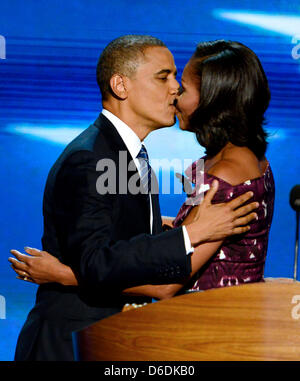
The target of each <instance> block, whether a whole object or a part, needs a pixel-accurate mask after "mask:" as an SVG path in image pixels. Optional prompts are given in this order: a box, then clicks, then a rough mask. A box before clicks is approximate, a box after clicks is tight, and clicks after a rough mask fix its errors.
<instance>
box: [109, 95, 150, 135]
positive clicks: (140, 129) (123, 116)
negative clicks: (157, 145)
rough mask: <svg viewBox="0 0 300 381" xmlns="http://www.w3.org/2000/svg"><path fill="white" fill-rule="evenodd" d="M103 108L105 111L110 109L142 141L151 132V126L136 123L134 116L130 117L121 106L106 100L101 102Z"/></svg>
mask: <svg viewBox="0 0 300 381" xmlns="http://www.w3.org/2000/svg"><path fill="white" fill-rule="evenodd" d="M102 106H103V108H104V109H106V110H107V111H110V112H111V113H112V114H114V115H115V116H116V117H118V118H119V119H120V120H122V122H124V123H125V124H127V126H128V127H130V128H131V129H132V130H133V131H134V133H135V134H136V135H137V136H138V137H139V139H140V140H141V141H143V140H144V139H145V138H146V136H147V135H148V134H149V133H150V132H151V128H150V127H147V126H143V125H142V124H141V123H138V122H137V121H136V120H135V118H134V117H132V116H131V115H130V114H129V113H128V112H127V111H126V110H124V109H123V108H122V107H116V106H114V105H111V104H109V103H107V102H103V104H102Z"/></svg>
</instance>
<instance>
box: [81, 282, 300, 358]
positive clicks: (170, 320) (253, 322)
mask: <svg viewBox="0 0 300 381" xmlns="http://www.w3.org/2000/svg"><path fill="white" fill-rule="evenodd" d="M74 340H75V343H76V346H77V350H78V360H83V361H84V360H85V361H98V360H101V361H140V360H144V361H199V360H206V361H226V360H230V361H231V360H232V361H257V360H268V361H272V360H297V361H299V359H300V283H299V282H293V281H287V282H286V281H284V280H283V281H280V280H279V281H276V282H272V281H271V282H265V283H254V284H248V285H240V286H232V287H226V288H222V289H213V290H207V291H203V292H197V293H192V294H187V295H182V296H176V297H174V298H172V299H168V300H164V301H159V302H156V303H152V304H148V305H146V306H144V307H140V308H137V309H132V310H130V311H126V312H121V313H118V314H116V315H113V316H110V317H108V318H106V319H103V320H101V321H99V322H97V323H95V324H93V325H91V326H89V327H87V328H85V329H84V330H82V331H80V332H77V333H75V334H74Z"/></svg>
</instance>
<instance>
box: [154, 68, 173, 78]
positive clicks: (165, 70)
mask: <svg viewBox="0 0 300 381" xmlns="http://www.w3.org/2000/svg"><path fill="white" fill-rule="evenodd" d="M170 73H172V70H170V69H162V70H160V71H158V72H157V73H155V75H160V74H170ZM174 75H175V77H176V75H177V70H175V72H174Z"/></svg>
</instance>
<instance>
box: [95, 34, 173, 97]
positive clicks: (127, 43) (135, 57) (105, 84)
mask: <svg viewBox="0 0 300 381" xmlns="http://www.w3.org/2000/svg"><path fill="white" fill-rule="evenodd" d="M156 46H161V47H166V45H165V44H164V43H163V42H162V41H161V40H159V39H158V38H156V37H152V36H147V35H126V36H121V37H118V38H116V39H115V40H113V41H111V42H110V43H109V44H108V45H107V46H106V47H105V48H104V50H103V52H102V54H101V55H100V58H99V60H98V64H97V83H98V86H99V88H100V91H101V95H102V99H103V100H106V99H107V97H108V95H109V94H111V95H113V94H112V92H111V87H110V79H111V77H112V76H113V75H114V74H122V75H126V76H128V77H131V76H133V75H134V73H135V72H136V69H137V67H138V66H139V65H140V63H141V62H143V61H142V60H143V56H144V51H145V50H146V49H147V48H150V47H156Z"/></svg>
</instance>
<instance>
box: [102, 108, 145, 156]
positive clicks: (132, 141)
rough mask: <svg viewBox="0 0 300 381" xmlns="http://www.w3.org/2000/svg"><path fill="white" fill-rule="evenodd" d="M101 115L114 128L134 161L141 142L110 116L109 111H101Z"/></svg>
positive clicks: (115, 117) (129, 129)
mask: <svg viewBox="0 0 300 381" xmlns="http://www.w3.org/2000/svg"><path fill="white" fill-rule="evenodd" d="M102 114H103V115H104V116H105V117H106V118H107V119H109V121H110V122H111V123H112V124H113V125H114V126H115V128H116V130H117V131H118V133H119V135H120V136H121V138H122V140H123V141H124V143H125V145H126V147H127V149H128V151H129V153H130V155H131V156H132V158H133V159H136V157H137V155H138V153H139V152H140V150H141V147H142V142H141V140H140V138H139V137H138V136H137V134H136V133H135V132H134V131H133V130H132V129H131V128H130V127H129V126H127V124H126V123H124V122H123V121H122V120H121V119H119V118H118V117H117V116H116V115H114V114H112V113H111V112H110V111H108V110H106V109H103V110H102Z"/></svg>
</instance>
